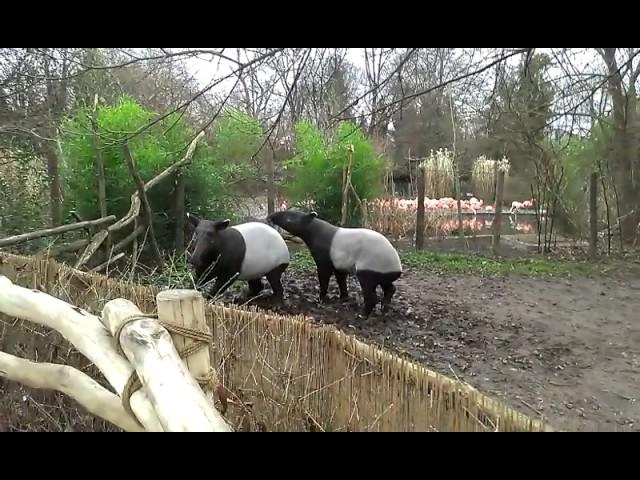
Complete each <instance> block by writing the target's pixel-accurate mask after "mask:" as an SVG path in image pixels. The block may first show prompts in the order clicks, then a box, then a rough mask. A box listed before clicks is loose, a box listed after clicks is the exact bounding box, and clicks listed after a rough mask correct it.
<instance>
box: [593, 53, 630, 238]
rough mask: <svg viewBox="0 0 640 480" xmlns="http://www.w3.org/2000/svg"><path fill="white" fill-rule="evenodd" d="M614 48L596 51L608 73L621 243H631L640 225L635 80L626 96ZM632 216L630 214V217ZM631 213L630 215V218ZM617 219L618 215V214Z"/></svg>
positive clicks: (612, 151)
mask: <svg viewBox="0 0 640 480" xmlns="http://www.w3.org/2000/svg"><path fill="white" fill-rule="evenodd" d="M616 50H617V49H616V48H603V49H598V51H599V53H600V55H601V56H602V58H603V60H604V62H605V64H606V65H607V70H608V73H609V76H608V79H607V87H608V91H609V95H610V97H611V103H612V107H613V109H612V117H613V126H614V138H613V142H614V143H613V146H612V149H611V155H612V158H613V162H612V163H613V165H614V169H615V171H616V172H618V175H617V177H618V178H617V181H618V184H619V185H620V189H619V191H620V204H621V207H622V211H621V212H620V213H621V214H622V215H623V216H625V215H626V216H625V217H624V219H622V220H620V219H619V222H620V235H621V241H625V242H631V241H633V239H634V238H635V236H636V229H637V226H638V222H639V221H640V199H639V198H638V197H639V196H640V188H638V181H637V179H636V176H637V173H636V169H637V166H638V165H637V163H638V160H637V156H638V149H639V142H638V139H637V138H635V137H634V128H635V127H636V117H637V115H636V107H637V101H636V98H635V80H632V81H631V83H630V85H629V88H628V91H627V92H626V93H625V88H624V85H623V77H622V74H621V73H620V68H618V64H617V61H616V57H615V55H616ZM631 212H633V213H631ZM629 213H631V214H629ZM619 215H620V214H619Z"/></svg>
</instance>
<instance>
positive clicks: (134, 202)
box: [75, 132, 204, 268]
mask: <svg viewBox="0 0 640 480" xmlns="http://www.w3.org/2000/svg"><path fill="white" fill-rule="evenodd" d="M202 137H204V132H200V133H199V134H198V135H197V136H196V138H194V139H193V141H192V142H191V143H190V144H189V148H188V149H187V152H186V153H185V154H184V157H182V159H180V160H179V161H177V162H176V163H174V164H173V165H171V166H170V167H168V168H166V169H165V170H164V171H162V172H161V173H160V174H158V175H157V176H155V177H154V178H152V179H151V180H149V181H148V182H147V183H146V184H145V185H144V191H145V192H147V191H149V189H151V188H153V187H154V186H156V185H157V184H158V183H160V182H161V181H163V180H164V179H165V178H167V177H168V176H170V175H171V174H172V173H174V172H175V171H177V170H179V169H181V168H182V167H184V166H185V165H187V164H189V163H190V162H191V158H192V156H193V152H194V151H195V148H196V145H197V143H198V142H199V141H200V139H201V138H202ZM139 214H140V196H139V194H138V192H137V191H136V192H134V193H133V194H132V195H131V207H130V208H129V211H128V212H127V214H126V215H125V216H124V217H122V218H121V219H120V220H118V221H117V222H116V223H114V224H113V225H111V226H109V228H108V229H107V232H108V234H112V233H114V232H117V231H119V230H122V229H123V228H125V227H126V226H127V225H129V224H130V223H131V222H133V220H134V219H135V218H136V217H137V216H138V215H139ZM98 235H100V234H96V235H95V236H94V237H93V239H92V244H93V243H94V242H95V243H96V244H97V246H96V249H95V250H97V249H98V248H99V247H100V245H101V244H102V242H104V240H105V238H106V237H105V238H102V239H101V238H99V237H98ZM95 250H93V252H91V253H89V252H88V249H87V250H86V251H85V252H84V253H83V254H82V256H81V258H80V260H82V261H78V263H76V265H75V268H80V267H82V266H83V265H84V264H85V263H87V262H88V261H89V259H90V258H91V256H92V255H93V254H94V253H95Z"/></svg>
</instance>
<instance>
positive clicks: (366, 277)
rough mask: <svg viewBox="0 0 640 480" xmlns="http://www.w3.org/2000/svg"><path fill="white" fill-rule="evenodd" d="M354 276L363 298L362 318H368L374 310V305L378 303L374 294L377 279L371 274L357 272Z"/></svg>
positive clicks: (376, 295)
mask: <svg viewBox="0 0 640 480" xmlns="http://www.w3.org/2000/svg"><path fill="white" fill-rule="evenodd" d="M356 276H357V277H358V281H359V282H360V287H362V296H363V297H364V318H369V315H371V312H372V311H373V309H374V308H376V303H378V294H377V293H376V288H377V286H378V279H377V278H376V275H375V274H374V273H373V272H358V273H356Z"/></svg>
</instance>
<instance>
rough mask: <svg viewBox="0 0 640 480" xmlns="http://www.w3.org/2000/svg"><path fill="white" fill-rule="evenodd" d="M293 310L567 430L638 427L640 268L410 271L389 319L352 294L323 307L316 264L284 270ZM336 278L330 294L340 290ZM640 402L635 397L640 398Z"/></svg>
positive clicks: (355, 288)
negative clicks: (604, 272) (615, 272)
mask: <svg viewBox="0 0 640 480" xmlns="http://www.w3.org/2000/svg"><path fill="white" fill-rule="evenodd" d="M283 284H284V285H286V287H285V288H286V289H287V297H288V306H287V309H286V311H287V312H289V313H305V314H307V315H309V316H311V317H313V318H314V319H315V320H318V321H324V322H330V323H335V324H336V326H338V327H339V328H341V329H343V330H345V331H348V332H350V333H352V334H355V335H356V336H357V337H359V338H362V339H365V340H366V341H368V342H371V343H376V344H378V345H383V346H385V347H386V348H388V349H390V350H392V351H396V352H398V353H401V354H404V355H408V356H409V357H411V358H413V359H415V360H417V361H419V362H421V363H424V364H425V365H426V366H428V367H429V368H432V369H434V370H436V371H440V372H442V373H444V374H446V375H448V376H450V377H455V376H458V377H459V378H460V379H463V380H465V381H468V382H469V383H471V384H472V385H474V386H475V387H477V388H479V389H480V390H482V391H483V392H484V393H486V394H489V395H492V396H494V397H497V398H499V399H501V400H502V401H504V402H506V403H508V404H510V405H512V406H513V407H515V408H516V409H518V410H520V411H522V412H523V413H526V414H528V415H533V416H536V415H539V414H542V415H544V416H545V417H546V418H547V419H548V420H549V421H550V422H551V424H552V425H553V426H554V427H556V428H558V429H562V430H569V431H598V430H605V431H629V430H633V431H640V313H639V312H640V277H638V276H635V275H631V274H628V275H619V276H618V278H609V277H607V278H606V279H605V278H600V279H597V280H595V279H587V278H579V279H572V280H567V279H546V280H543V279H531V278H526V277H522V276H515V275H511V276H508V277H494V278H486V277H480V276H470V275H452V274H430V273H429V274H427V273H421V272H411V271H408V272H406V273H405V275H404V276H403V278H402V279H401V281H399V282H398V293H397V295H396V299H395V303H394V304H393V306H392V308H391V311H390V312H389V313H388V314H387V315H386V320H387V321H386V323H385V322H383V321H382V320H383V319H382V316H381V315H380V314H379V313H377V314H376V315H375V316H374V317H372V318H371V319H370V320H369V321H368V322H363V321H362V320H361V319H358V318H357V317H356V316H355V314H356V312H357V311H359V305H358V303H359V302H360V300H359V299H360V294H359V287H358V285H357V284H356V281H355V279H354V278H350V283H349V287H350V292H351V294H352V300H351V301H350V302H349V303H347V304H341V303H339V302H337V301H333V302H331V303H330V304H328V305H324V306H319V305H317V303H316V299H317V292H318V287H317V284H318V283H317V280H316V278H315V276H314V274H313V273H293V272H289V273H288V274H287V279H286V280H285V281H284V282H283ZM337 293H338V292H337V287H336V285H335V282H334V281H332V283H331V288H330V295H333V297H334V298H337ZM636 400H637V401H636Z"/></svg>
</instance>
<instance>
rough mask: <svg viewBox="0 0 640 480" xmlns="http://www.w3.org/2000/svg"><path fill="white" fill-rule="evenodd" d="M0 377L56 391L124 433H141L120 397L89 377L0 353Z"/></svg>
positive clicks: (66, 368) (56, 366)
mask: <svg viewBox="0 0 640 480" xmlns="http://www.w3.org/2000/svg"><path fill="white" fill-rule="evenodd" d="M0 377H4V378H6V379H8V380H11V381H13V382H17V383H21V384H22V385H26V386H27V387H31V388H38V389H46V390H55V391H58V392H61V393H64V394H65V395H67V396H69V397H71V398H72V399H74V400H75V401H76V402H78V403H79V404H80V405H82V406H83V407H84V408H85V409H87V411H88V412H89V413H91V414H93V415H95V416H97V417H100V418H103V419H105V420H106V421H108V422H110V423H112V424H114V425H115V426H117V427H120V428H121V429H123V430H125V431H127V432H142V431H144V429H143V428H142V427H140V425H138V423H137V422H136V421H135V420H134V419H133V418H131V417H130V416H129V414H127V412H126V411H125V410H124V408H123V407H122V403H121V402H120V397H118V396H117V395H114V394H113V393H111V392H110V391H108V390H107V389H106V388H103V387H102V386H101V385H100V384H99V383H98V382H96V381H95V380H93V379H92V378H91V377H89V376H88V375H86V374H84V373H82V372H81V371H80V370H76V369H75V368H73V367H69V366H67V365H56V364H53V363H36V362H32V361H30V360H25V359H22V358H18V357H14V356H13V355H9V354H8V353H4V352H0Z"/></svg>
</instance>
